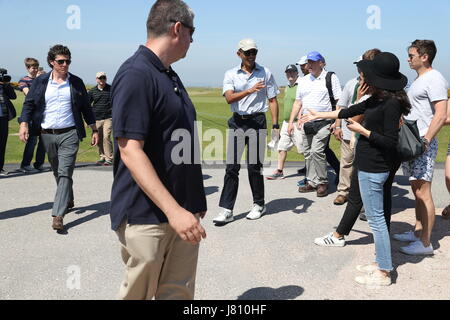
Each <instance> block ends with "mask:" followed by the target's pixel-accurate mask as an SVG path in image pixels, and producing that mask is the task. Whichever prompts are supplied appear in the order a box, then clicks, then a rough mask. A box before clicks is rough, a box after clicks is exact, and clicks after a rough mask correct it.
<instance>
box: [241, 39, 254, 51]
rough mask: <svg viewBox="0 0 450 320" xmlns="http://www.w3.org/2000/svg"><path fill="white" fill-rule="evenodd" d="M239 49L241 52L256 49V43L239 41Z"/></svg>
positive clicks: (246, 40)
mask: <svg viewBox="0 0 450 320" xmlns="http://www.w3.org/2000/svg"><path fill="white" fill-rule="evenodd" d="M239 49H241V50H243V51H247V50H250V49H258V47H257V46H256V42H255V40H253V39H242V40H241V41H239V44H238V50H239Z"/></svg>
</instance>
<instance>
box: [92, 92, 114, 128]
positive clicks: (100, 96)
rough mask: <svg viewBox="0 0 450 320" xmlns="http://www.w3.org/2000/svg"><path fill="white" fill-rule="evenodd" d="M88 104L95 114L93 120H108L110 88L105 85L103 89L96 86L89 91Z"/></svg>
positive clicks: (109, 116)
mask: <svg viewBox="0 0 450 320" xmlns="http://www.w3.org/2000/svg"><path fill="white" fill-rule="evenodd" d="M89 102H90V103H91V105H92V110H93V111H94V114H95V120H105V119H110V118H111V117H112V116H111V108H112V107H111V86H110V85H109V84H106V85H105V87H104V88H103V89H100V88H99V87H98V86H95V87H93V88H92V89H91V90H90V91H89Z"/></svg>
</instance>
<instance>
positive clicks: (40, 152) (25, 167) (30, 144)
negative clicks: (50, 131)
mask: <svg viewBox="0 0 450 320" xmlns="http://www.w3.org/2000/svg"><path fill="white" fill-rule="evenodd" d="M24 63H25V68H26V69H27V71H28V74H27V75H26V76H25V77H23V78H22V79H20V81H19V89H20V90H21V91H22V92H23V94H24V95H25V96H26V95H27V94H28V92H29V91H30V87H31V84H32V83H33V80H34V79H36V77H37V76H38V72H39V68H40V67H39V61H38V60H36V59H34V58H25V60H24ZM18 120H19V123H20V122H21V119H20V117H19V119H18ZM37 134H38V135H31V134H30V137H29V138H28V141H27V143H26V144H25V148H24V150H23V157H22V162H21V164H20V169H19V170H20V171H22V172H24V173H35V172H39V171H41V170H42V168H43V167H42V165H43V164H44V162H45V148H44V143H43V142H42V139H41V135H40V133H37ZM38 140H39V143H38V146H37V150H36V161H35V162H34V167H32V166H31V160H33V155H34V148H35V147H36V143H37V142H38Z"/></svg>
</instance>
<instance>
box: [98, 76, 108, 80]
mask: <svg viewBox="0 0 450 320" xmlns="http://www.w3.org/2000/svg"><path fill="white" fill-rule="evenodd" d="M98 80H106V77H105V76H101V77H100V78H98Z"/></svg>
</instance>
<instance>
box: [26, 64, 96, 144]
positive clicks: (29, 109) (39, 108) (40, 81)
mask: <svg viewBox="0 0 450 320" xmlns="http://www.w3.org/2000/svg"><path fill="white" fill-rule="evenodd" d="M50 74H51V72H49V73H46V74H43V75H41V76H39V77H37V78H36V79H34V81H33V83H32V84H31V87H30V91H29V92H28V94H27V96H26V97H25V102H24V103H23V108H22V115H21V117H20V118H21V121H22V122H27V123H28V124H30V123H31V126H30V129H29V130H30V135H38V134H39V133H40V131H41V123H42V120H43V117H44V110H45V91H46V90H47V84H48V81H49V79H50ZM69 84H70V96H71V100H72V114H73V118H74V120H75V126H76V127H77V133H78V138H79V139H80V140H82V139H83V138H85V137H86V130H85V128H84V122H83V118H84V120H85V121H86V123H87V124H88V125H92V124H95V117H94V113H93V112H92V108H91V106H90V104H89V97H88V94H87V91H86V87H85V86H84V83H83V80H81V79H80V78H78V77H77V76H75V75H73V74H71V73H70V79H69Z"/></svg>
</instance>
